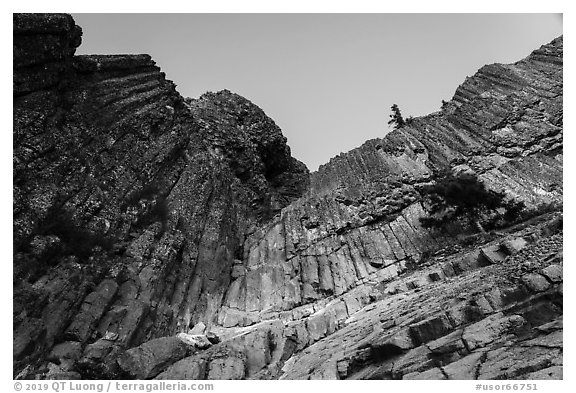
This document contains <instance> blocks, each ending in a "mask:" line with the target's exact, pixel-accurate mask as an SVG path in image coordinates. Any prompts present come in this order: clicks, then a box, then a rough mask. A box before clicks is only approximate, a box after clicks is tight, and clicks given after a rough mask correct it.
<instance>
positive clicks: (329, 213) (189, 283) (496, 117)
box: [14, 15, 563, 379]
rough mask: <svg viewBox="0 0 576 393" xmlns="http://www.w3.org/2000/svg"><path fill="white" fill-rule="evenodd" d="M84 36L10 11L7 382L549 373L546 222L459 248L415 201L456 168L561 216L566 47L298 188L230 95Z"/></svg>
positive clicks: (334, 163)
mask: <svg viewBox="0 0 576 393" xmlns="http://www.w3.org/2000/svg"><path fill="white" fill-rule="evenodd" d="M79 31H80V29H79V28H78V27H76V26H75V25H74V22H73V20H72V19H71V18H70V17H69V16H67V15H15V17H14V43H15V47H14V124H15V127H14V184H15V187H14V212H15V213H14V238H15V256H14V265H15V275H14V278H15V283H14V291H15V292H14V294H15V295H14V332H15V334H14V336H15V340H14V359H15V367H14V373H15V375H17V374H19V375H20V376H21V377H36V378H73V377H83V378H91V377H107V378H110V377H118V376H121V377H136V378H153V377H157V378H168V379H171V378H178V379H180V378H190V379H202V378H211V379H219V378H220V379H222V378H225V379H232V378H234V379H235V378H238V379H240V378H288V379H292V378H396V379H400V378H429V379H443V378H451V379H454V378H469V377H470V378H482V379H484V378H521V377H522V378H524V377H526V376H530V377H532V378H535V379H538V378H559V377H560V378H561V362H562V355H561V353H562V344H561V331H562V326H561V315H562V284H561V280H562V271H561V255H562V244H561V222H560V226H559V225H558V218H557V217H556V216H557V214H555V213H549V214H548V215H544V216H541V218H540V219H539V221H537V222H533V223H532V224H529V225H528V224H527V225H524V228H522V227H520V228H516V229H514V230H509V231H508V232H507V233H505V234H501V235H499V236H497V238H495V239H492V240H491V241H489V242H486V239H484V240H482V239H479V240H478V241H477V242H476V243H475V244H473V245H469V246H465V247H462V246H459V245H458V244H457V243H456V242H455V237H456V235H457V234H458V233H460V232H461V231H462V228H459V227H458V226H457V225H454V226H453V227H452V228H448V229H449V231H448V233H441V232H436V231H429V230H427V229H425V228H423V227H422V226H421V225H420V222H419V218H420V217H421V216H422V215H423V214H424V209H423V206H422V205H421V203H420V199H421V196H420V194H419V191H418V190H419V186H420V185H422V184H426V183H428V182H430V181H432V180H433V179H434V178H435V176H437V174H438V173H439V172H441V171H442V170H444V169H447V168H452V169H454V170H457V171H460V170H464V171H474V172H476V173H477V174H478V175H479V177H480V178H481V179H482V180H483V181H484V182H485V184H487V185H488V186H489V187H491V188H493V189H497V190H504V191H506V192H507V193H508V194H509V196H510V197H513V198H516V199H520V200H523V201H524V202H525V203H526V205H527V206H528V207H529V208H530V209H533V210H535V211H537V210H538V209H542V206H543V205H546V206H547V208H548V210H557V211H558V210H559V209H561V203H562V94H563V93H562V38H558V39H556V40H554V41H552V42H551V43H550V44H548V45H545V46H543V47H542V48H540V49H539V50H536V51H535V52H533V53H532V54H531V55H530V56H529V57H527V58H526V59H524V60H522V61H520V62H518V63H515V64H513V65H491V66H486V67H483V68H482V69H481V70H480V71H479V72H478V73H477V74H476V75H475V76H473V77H471V78H468V79H467V80H466V81H465V82H464V84H463V85H462V86H460V87H459V88H458V90H457V91H456V93H455V95H454V98H453V99H452V100H451V101H450V102H449V103H448V105H447V106H446V107H445V108H444V109H443V110H442V111H441V112H438V113H435V114H431V115H429V116H425V117H422V118H417V119H415V120H414V121H412V122H411V123H410V125H409V126H407V127H404V128H402V129H400V130H396V131H394V132H392V133H391V134H389V135H387V136H386V137H385V138H383V139H377V140H372V141H368V142H367V143H365V144H364V145H363V146H361V147H359V148H358V149H355V150H353V151H351V152H349V153H346V154H344V155H341V156H339V157H336V158H334V159H332V160H331V161H330V162H329V163H328V164H326V165H324V166H322V167H321V168H320V170H319V171H318V172H316V173H314V174H312V176H311V177H310V178H309V175H308V172H307V170H306V168H305V166H304V165H303V164H301V163H299V162H298V161H296V160H295V159H293V158H292V157H290V150H289V148H288V147H287V145H286V140H285V138H284V137H283V136H282V134H281V132H280V130H279V129H278V127H277V126H276V125H275V124H274V122H273V121H272V120H271V119H269V118H268V117H266V116H265V114H264V113H263V112H262V111H261V110H260V109H259V108H257V107H256V106H254V105H253V104H251V103H250V102H249V101H247V100H245V99H244V98H242V97H240V96H238V95H236V94H233V93H231V92H228V91H223V92H219V93H207V94H205V95H203V96H202V97H200V98H199V99H197V100H190V99H186V100H184V99H183V98H182V97H181V96H180V95H179V94H178V93H177V92H176V91H175V89H174V85H173V84H172V83H171V82H169V81H167V80H166V79H165V77H164V75H163V74H162V73H161V72H160V71H159V69H158V68H157V67H156V66H155V64H154V62H153V61H152V60H151V59H150V57H148V56H146V55H137V56H135V55H126V56H73V51H74V48H75V47H76V46H77V45H78V44H79V43H80V40H79V38H80V34H79ZM38 46H40V47H42V48H43V49H42V51H38V50H37V48H38ZM306 190H308V191H306ZM555 217H556V218H555ZM55 223H56V225H55ZM558 232H560V234H558ZM79 240H80V241H81V242H83V243H85V244H87V246H86V247H77V246H76V244H77V243H78V241H79ZM434 253H436V255H435V256H433V254H434ZM488 284H489V285H488ZM418 303H422V304H425V305H426V306H425V307H422V308H416V307H414V304H418ZM193 326H194V329H192V330H190V329H191V328H192V327H193ZM483 330H487V331H489V332H491V333H490V334H489V335H488V336H487V337H486V336H482V335H481V334H479V333H478V332H479V331H483ZM177 333H191V334H192V333H193V335H192V336H179V337H180V338H179V337H176V334H177ZM203 333H208V336H210V337H211V336H213V335H217V336H218V337H219V338H218V339H217V340H213V342H212V341H210V343H208V344H207V342H206V341H205V339H201V338H198V337H200V336H197V334H200V335H202V334H203ZM182 337H184V338H182ZM186 337H187V338H186ZM190 337H192V338H190ZM203 340H204V341H203ZM184 341H185V342H186V343H188V344H186V345H183V344H182V343H183V342H184ZM218 341H220V342H219V343H218ZM190 343H194V344H190ZM207 346H208V347H209V348H208V349H206V347H207ZM543 346H547V347H548V348H549V350H548V351H544V352H546V353H544V352H543V351H542V350H541V348H542V347H543ZM502 348H504V349H502ZM539 348H540V349H539ZM539 351H540V352H539ZM146 354H153V356H152V357H150V356H148V355H146ZM527 358H530V359H533V360H531V361H530V362H528V363H529V364H525V365H524V366H525V367H523V368H518V367H516V365H515V363H516V362H517V359H527ZM515 367H516V368H515ZM470 370H471V371H470ZM529 373H533V374H529Z"/></svg>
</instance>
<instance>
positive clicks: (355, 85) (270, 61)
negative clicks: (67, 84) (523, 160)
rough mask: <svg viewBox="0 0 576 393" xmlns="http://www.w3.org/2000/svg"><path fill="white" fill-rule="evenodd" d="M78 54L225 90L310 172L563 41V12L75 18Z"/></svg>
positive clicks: (189, 91) (201, 88) (182, 87)
mask: <svg viewBox="0 0 576 393" xmlns="http://www.w3.org/2000/svg"><path fill="white" fill-rule="evenodd" d="M73 16H74V19H75V20H76V24H78V25H80V26H81V27H82V29H83V31H84V33H83V38H82V45H81V46H80V48H78V50H77V52H76V53H77V54H122V53H148V54H150V55H151V56H152V58H153V59H154V60H155V61H156V63H157V65H158V66H160V67H161V68H162V71H164V72H165V73H166V75H167V78H168V79H170V80H172V81H174V82H175V83H176V85H177V90H178V91H179V92H180V94H182V95H183V96H184V97H192V98H197V97H199V96H200V95H202V94H203V93H205V92H207V91H219V90H222V89H228V90H231V91H233V92H235V93H238V94H240V95H241V96H243V97H246V98H248V99H249V100H250V101H252V102H253V103H254V104H256V105H258V106H259V107H260V108H262V109H263V110H264V112H266V114H267V115H268V116H269V117H271V118H272V119H273V120H274V121H275V122H276V124H277V125H278V126H279V127H280V128H281V129H282V132H283V134H284V135H285V136H286V137H287V138H288V144H289V146H290V147H291V150H292V155H293V156H294V157H296V158H298V159H299V160H301V161H303V162H304V163H305V164H306V165H307V166H308V168H309V169H310V170H316V169H317V168H318V166H319V165H321V164H324V163H326V162H328V161H329V159H330V158H331V157H333V156H335V155H338V154H339V153H341V152H346V151H348V150H351V149H353V148H355V147H357V146H360V145H361V144H362V143H363V142H365V141H366V140H368V139H371V138H376V137H382V136H384V135H385V134H386V133H387V132H388V131H389V130H390V129H389V127H388V125H387V122H388V119H389V114H390V106H391V105H392V104H398V106H399V107H400V110H401V111H402V114H403V115H404V117H405V118H406V117H408V116H422V115H426V114H428V113H431V112H435V111H437V110H439V108H440V105H441V101H442V100H449V99H450V98H451V97H452V96H453V94H454V91H455V90H456V88H457V87H458V85H460V84H461V83H462V82H463V81H464V79H465V77H466V76H472V75H473V74H474V73H475V72H476V71H477V70H478V69H479V68H480V67H482V66H483V65H485V64H490V63H512V62H515V61H517V60H520V59H522V58H524V57H526V56H527V55H528V54H530V52H531V51H532V50H534V49H536V48H538V47H539V46H541V45H543V44H545V43H548V42H550V41H551V40H552V39H553V38H555V37H557V36H559V35H561V34H562V17H561V15H558V14H73Z"/></svg>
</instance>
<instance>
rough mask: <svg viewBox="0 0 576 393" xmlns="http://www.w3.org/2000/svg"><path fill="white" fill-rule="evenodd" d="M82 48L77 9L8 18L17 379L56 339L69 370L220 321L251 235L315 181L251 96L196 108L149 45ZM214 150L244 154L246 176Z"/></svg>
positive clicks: (207, 99) (32, 370)
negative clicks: (94, 52) (109, 51)
mask: <svg viewBox="0 0 576 393" xmlns="http://www.w3.org/2000/svg"><path fill="white" fill-rule="evenodd" d="M79 44H80V28H79V27H78V26H75V25H74V21H73V20H72V18H71V17H70V16H68V15H40V14H33V15H29V14H19V15H15V16H14V164H13V165H14V245H15V248H14V249H15V252H14V360H15V369H14V371H15V374H18V373H19V372H20V371H22V370H23V369H24V368H26V370H25V371H24V373H23V374H22V376H24V375H28V376H32V375H40V374H38V370H39V369H45V368H46V367H45V366H46V359H47V358H48V357H50V356H53V357H54V356H56V355H54V354H53V355H50V353H51V352H52V350H53V349H54V348H55V346H58V345H64V348H68V349H69V348H74V351H73V352H74V355H73V356H72V355H70V354H69V353H68V352H66V351H65V354H66V356H72V357H73V358H74V361H73V362H72V363H73V364H74V366H73V367H72V366H70V367H64V368H62V369H61V370H59V369H58V367H55V366H54V367H55V369H54V370H52V369H51V370H52V371H51V373H52V374H54V373H55V374H57V375H60V374H61V373H64V374H62V375H64V376H66V375H68V376H69V374H66V373H78V372H79V371H82V373H83V374H82V375H83V376H89V375H92V374H93V373H94V372H93V371H87V370H91V369H93V368H94V367H92V366H94V365H98V364H103V365H104V368H105V369H104V370H98V372H109V371H110V370H113V369H114V368H115V367H114V364H115V360H114V359H115V357H116V356H117V354H118V353H119V352H122V351H124V350H125V349H127V348H130V347H133V346H136V345H139V344H141V343H143V342H145V341H147V340H149V339H152V338H156V337H162V336H169V335H174V334H176V333H178V332H181V331H187V329H188V327H189V326H193V325H194V324H196V323H197V322H199V321H204V322H205V323H206V324H207V325H208V326H211V325H212V323H213V321H214V320H215V314H216V312H217V311H218V310H219V308H220V303H221V301H222V297H223V295H224V293H225V291H226V289H227V287H228V285H229V282H230V274H231V270H232V266H233V262H234V260H235V259H237V258H239V257H241V255H242V245H243V242H244V238H245V236H246V235H247V234H249V233H251V232H254V230H255V228H257V227H258V226H259V225H262V224H263V223H265V222H267V221H268V220H269V219H270V218H271V217H272V216H273V215H274V214H275V212H276V211H277V210H279V209H280V208H282V207H284V206H285V205H287V204H288V203H289V202H290V201H292V200H293V199H295V198H297V197H298V196H300V194H302V192H303V191H304V190H305V189H306V187H307V185H308V182H309V175H308V170H307V169H306V167H305V166H304V165H303V164H302V163H300V162H298V161H296V160H295V159H293V158H292V157H291V156H290V150H289V148H288V147H287V146H286V139H285V138H283V137H282V135H281V133H280V131H279V129H278V127H277V126H276V125H275V124H274V123H273V121H272V120H270V119H269V118H267V117H266V116H265V115H264V114H263V112H262V110H260V109H259V108H257V107H256V106H255V105H253V104H251V103H250V102H249V101H247V100H245V99H242V98H241V97H239V96H234V97H232V95H231V94H230V93H227V92H222V93H218V94H215V95H205V96H203V97H202V98H201V99H200V100H198V101H197V104H196V105H193V106H194V107H195V108H198V109H197V110H191V109H190V107H189V105H188V104H187V103H186V102H185V101H184V99H183V98H182V97H181V96H180V95H179V94H178V93H177V92H176V90H175V86H174V84H173V83H172V82H170V81H169V80H167V79H165V76H164V74H163V73H162V72H160V69H159V68H158V67H157V66H156V65H155V63H154V62H153V61H152V60H151V58H150V57H149V56H148V55H115V56H100V55H99V56H74V49H75V47H77V46H78V45H79ZM223 97H225V98H228V97H229V98H231V100H230V104H232V102H237V106H230V107H228V108H227V109H226V110H224V109H223V108H221V105H222V102H223ZM200 108H201V109H200ZM221 109H222V110H221ZM235 111H237V113H236V112H235ZM235 118H238V119H242V120H241V121H240V120H238V122H235V120H234V119H235ZM220 123H226V125H225V126H223V127H224V128H222V129H221V128H219V127H220V126H219V124H220ZM221 147H224V148H225V149H228V148H233V147H237V148H238V149H241V150H243V151H245V152H246V153H245V154H243V155H240V156H241V159H240V164H241V165H242V166H243V168H242V169H243V171H240V170H239V166H240V164H238V163H237V162H235V161H234V160H233V159H232V158H230V155H231V154H232V152H230V151H227V150H226V151H224V152H221V151H219V149H220V148H221ZM58 348H60V349H59V351H60V352H62V351H63V350H62V348H61V347H58ZM77 352H78V353H77ZM55 359H56V360H53V361H54V362H56V363H59V362H60V361H59V360H57V359H58V358H57V357H56V358H55ZM106 359H107V360H106ZM60 363H61V362H60ZM51 364H53V363H51ZM110 365H111V366H110ZM108 366H110V367H108ZM91 367H92V368H91ZM116 368H117V367H116ZM108 369H110V370H108ZM55 370H56V371H55ZM110 372H112V371H110ZM59 373H60V374H59ZM52 374H51V375H52ZM74 375H75V374H74ZM110 375H113V374H110Z"/></svg>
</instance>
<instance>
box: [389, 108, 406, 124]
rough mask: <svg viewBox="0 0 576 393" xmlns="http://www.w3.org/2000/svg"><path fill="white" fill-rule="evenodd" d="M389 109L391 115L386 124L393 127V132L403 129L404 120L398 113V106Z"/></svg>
mask: <svg viewBox="0 0 576 393" xmlns="http://www.w3.org/2000/svg"><path fill="white" fill-rule="evenodd" d="M390 109H392V114H391V115H390V120H389V121H388V124H389V125H394V129H395V130H397V129H399V128H402V127H404V125H406V123H405V122H404V118H403V117H402V113H400V108H398V105H396V104H394V105H392V107H391V108H390Z"/></svg>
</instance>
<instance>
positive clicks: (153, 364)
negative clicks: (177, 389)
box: [117, 337, 191, 379]
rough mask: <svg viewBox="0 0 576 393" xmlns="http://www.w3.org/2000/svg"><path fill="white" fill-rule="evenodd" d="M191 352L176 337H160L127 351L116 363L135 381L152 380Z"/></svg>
mask: <svg viewBox="0 0 576 393" xmlns="http://www.w3.org/2000/svg"><path fill="white" fill-rule="evenodd" d="M190 352H191V348H190V345H189V344H187V343H185V342H184V341H182V340H181V339H180V338H178V337H161V338H156V339H153V340H150V341H147V342H145V343H144V344H142V345H140V346H138V347H136V348H132V349H129V350H127V351H126V352H124V354H122V355H121V356H120V357H119V358H118V360H117V362H118V365H119V366H120V368H121V369H122V370H124V371H125V372H126V373H128V374H129V375H131V376H132V377H134V378H137V379H149V378H153V377H155V376H156V375H158V374H159V373H160V372H162V371H163V370H164V369H166V368H167V367H168V366H170V365H171V364H173V363H175V362H177V361H178V360H180V359H183V358H184V357H186V356H187V355H189V354H190Z"/></svg>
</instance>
